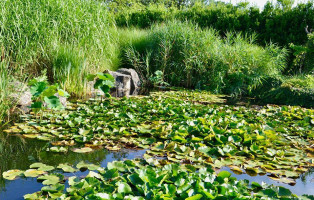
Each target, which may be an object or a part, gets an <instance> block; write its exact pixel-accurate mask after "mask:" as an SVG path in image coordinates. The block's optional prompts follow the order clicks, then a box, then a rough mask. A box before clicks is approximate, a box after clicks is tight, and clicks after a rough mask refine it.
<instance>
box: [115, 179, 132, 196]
mask: <svg viewBox="0 0 314 200" xmlns="http://www.w3.org/2000/svg"><path fill="white" fill-rule="evenodd" d="M116 186H118V192H119V193H123V194H131V193H132V188H131V187H130V186H129V184H127V183H124V182H117V183H116Z"/></svg>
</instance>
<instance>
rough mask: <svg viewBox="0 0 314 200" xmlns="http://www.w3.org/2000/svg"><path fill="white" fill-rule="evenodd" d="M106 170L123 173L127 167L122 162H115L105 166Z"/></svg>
mask: <svg viewBox="0 0 314 200" xmlns="http://www.w3.org/2000/svg"><path fill="white" fill-rule="evenodd" d="M107 167H108V169H117V170H119V171H120V172H125V171H126V170H127V166H126V165H125V164H124V163H123V162H119V161H115V162H110V163H108V165H107Z"/></svg>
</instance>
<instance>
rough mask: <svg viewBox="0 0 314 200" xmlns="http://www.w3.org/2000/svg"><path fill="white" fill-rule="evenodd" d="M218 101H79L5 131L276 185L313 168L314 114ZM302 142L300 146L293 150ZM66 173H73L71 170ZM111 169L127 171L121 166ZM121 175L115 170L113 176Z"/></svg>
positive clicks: (183, 95) (191, 97)
mask: <svg viewBox="0 0 314 200" xmlns="http://www.w3.org/2000/svg"><path fill="white" fill-rule="evenodd" d="M214 102H221V103H222V102H223V99H219V98H217V97H215V96H214V95H211V94H209V93H206V92H204V91H202V92H199V91H186V90H183V91H168V92H156V93H152V94H151V96H144V97H140V98H138V97H134V98H121V99H114V98H113V99H107V100H105V101H101V102H100V101H98V100H90V101H87V102H76V103H73V104H70V105H69V110H66V111H61V112H55V113H50V112H43V114H42V120H41V122H38V123H37V124H36V126H33V124H34V121H35V116H28V117H27V118H24V121H25V122H24V123H16V124H15V126H13V127H11V128H10V129H8V130H6V131H5V132H8V133H12V134H17V133H19V134H21V136H22V137H33V138H37V139H39V140H45V141H50V143H51V144H52V145H54V146H55V145H56V146H59V145H68V146H71V147H69V148H70V149H71V150H72V151H73V152H77V153H88V152H91V151H92V150H93V148H97V147H104V148H106V149H108V150H113V151H117V150H120V149H122V148H126V147H133V148H144V149H146V152H145V154H144V156H143V157H144V159H145V160H146V162H148V163H149V164H150V165H155V166H163V165H165V164H171V163H181V164H182V163H185V164H189V165H188V166H187V168H188V169H189V170H190V171H192V172H193V171H196V169H199V168H200V167H202V166H212V167H214V168H221V167H223V166H231V167H232V169H233V170H237V171H238V173H242V172H243V170H245V171H246V172H247V173H250V174H253V175H256V174H259V173H263V174H265V173H270V174H272V175H271V176H270V177H271V178H272V179H274V180H276V181H280V182H284V183H290V184H293V183H295V180H294V179H295V178H297V177H299V176H300V174H302V173H303V172H305V171H308V169H309V168H310V167H312V166H313V159H312V158H311V155H312V153H313V147H312V143H311V141H312V140H313V138H314V132H313V127H314V110H313V109H305V108H300V107H288V106H282V107H279V106H265V107H259V106H256V107H244V106H228V105H221V104H213V103H214ZM61 113H62V114H61ZM60 126H61V127H63V128H62V129H60ZM296 144H297V148H291V146H294V145H296ZM73 146H74V147H73ZM159 158H162V159H159ZM159 161H161V162H159ZM79 166H80V167H79V168H81V167H85V168H94V167H95V166H91V165H86V164H82V163H80V164H79ZM291 166H293V167H291ZM58 168H67V169H68V170H73V169H72V168H69V167H68V166H64V165H62V166H59V167H58ZM108 168H109V169H110V170H111V169H113V168H117V169H118V170H119V171H121V172H124V171H125V170H126V166H125V165H121V164H118V163H113V164H110V165H108ZM114 174H115V173H114V172H110V173H109V172H108V174H107V175H106V177H110V176H111V175H112V176H113V175H114ZM218 176H219V177H221V178H228V177H229V176H230V174H228V173H226V172H224V173H221V174H219V175H218ZM133 178H134V179H135V177H133ZM108 179H109V178H108Z"/></svg>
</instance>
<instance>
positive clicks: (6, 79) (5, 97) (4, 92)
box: [0, 61, 12, 127]
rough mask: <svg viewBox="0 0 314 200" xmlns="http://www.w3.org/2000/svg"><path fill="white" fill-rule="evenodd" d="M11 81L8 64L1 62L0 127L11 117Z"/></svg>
mask: <svg viewBox="0 0 314 200" xmlns="http://www.w3.org/2000/svg"><path fill="white" fill-rule="evenodd" d="M10 80H11V74H10V70H9V69H8V63H6V62H4V61H0V125H1V124H2V123H3V122H4V120H5V118H6V117H7V116H8V115H9V109H10V106H12V102H10V101H9V96H10V93H11V89H12V88H10V85H9V83H10ZM0 127H1V126H0Z"/></svg>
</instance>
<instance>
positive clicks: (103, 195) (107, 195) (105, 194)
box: [95, 193, 111, 199]
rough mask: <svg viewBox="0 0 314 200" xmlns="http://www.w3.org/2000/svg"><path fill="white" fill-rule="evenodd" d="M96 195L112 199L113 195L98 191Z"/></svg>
mask: <svg viewBox="0 0 314 200" xmlns="http://www.w3.org/2000/svg"><path fill="white" fill-rule="evenodd" d="M95 196H96V197H100V198H101V199H111V196H110V194H108V193H97V194H95Z"/></svg>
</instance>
